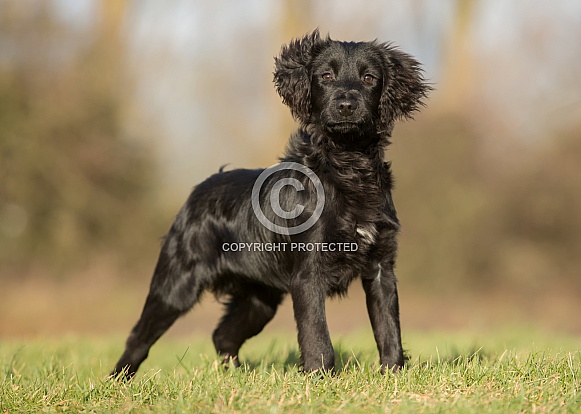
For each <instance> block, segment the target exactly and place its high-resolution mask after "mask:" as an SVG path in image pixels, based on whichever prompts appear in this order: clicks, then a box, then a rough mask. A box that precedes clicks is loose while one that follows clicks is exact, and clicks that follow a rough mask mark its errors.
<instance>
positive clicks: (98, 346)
mask: <svg viewBox="0 0 581 414" xmlns="http://www.w3.org/2000/svg"><path fill="white" fill-rule="evenodd" d="M404 340H405V342H406V345H407V347H408V348H409V349H410V353H411V356H412V357H411V359H410V361H409V364H408V366H407V367H406V368H404V369H403V370H402V371H401V372H399V373H397V374H395V375H394V374H390V375H386V376H381V375H380V374H379V372H378V371H379V367H378V364H377V362H376V359H377V351H376V350H375V346H374V343H373V339H372V336H371V334H370V333H369V332H365V333H361V334H358V335H350V336H347V337H344V338H342V339H341V340H335V347H336V350H337V362H338V363H337V365H338V373H337V374H336V375H333V376H330V375H326V376H306V375H303V374H301V373H299V371H298V367H297V364H298V352H297V346H296V343H295V340H294V338H293V337H292V336H289V335H281V336H273V335H272V334H270V335H263V336H259V337H258V338H255V339H253V340H251V341H250V342H249V343H248V344H247V346H246V347H245V348H243V351H244V352H243V353H242V354H241V357H242V359H243V360H244V361H245V363H244V365H243V366H242V368H241V369H238V370H233V369H231V370H224V369H223V368H221V367H220V366H219V364H218V363H217V362H216V359H215V355H214V352H213V349H212V347H211V342H210V339H209V338H193V339H187V340H186V339H173V338H163V339H162V340H161V341H160V342H159V343H158V344H157V345H156V346H155V347H154V348H153V349H152V352H151V354H150V357H149V359H148V360H147V361H146V363H145V364H144V365H143V366H142V369H141V370H140V372H139V373H138V375H137V377H136V378H135V380H134V381H132V382H130V383H118V382H114V381H108V380H107V379H106V377H107V374H108V372H109V370H110V369H111V367H112V365H113V364H114V362H115V360H116V358H117V357H118V356H119V354H120V352H121V347H122V342H123V339H122V338H121V337H118V338H113V337H108V338H99V339H90V338H72V337H71V338H61V339H53V340H47V339H38V340H32V341H3V342H0V370H1V371H0V378H1V388H0V413H13V412H29V413H37V412H115V413H118V412H121V413H122V412H139V413H142V412H152V413H154V412H159V413H180V412H201V413H204V412H220V413H221V412H226V413H237V412H240V413H249V412H252V413H261V412H265V413H278V412H306V413H308V412H314V413H327V412H354V413H358V412H361V413H383V412H395V413H400V412H411V413H423V412H425V413H434V412H459V413H463V412H477V413H486V412H495V413H513V412H514V413H521V412H540V413H544V412H547V413H548V412H551V413H552V412H567V413H576V412H581V389H580V378H581V355H580V352H579V344H580V343H581V341H579V338H575V337H568V336H555V335H542V334H539V333H530V332H527V331H525V330H519V329H517V330H514V329H513V330H507V331H502V332H496V333H492V334H487V335H484V334H482V333H478V334H471V333H408V334H407V335H406V336H405V337H404Z"/></svg>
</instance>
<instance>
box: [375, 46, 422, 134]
mask: <svg viewBox="0 0 581 414" xmlns="http://www.w3.org/2000/svg"><path fill="white" fill-rule="evenodd" d="M380 46H381V47H382V48H383V54H384V64H385V67H384V73H383V79H384V80H383V91H382V93H381V99H380V102H379V111H380V119H381V121H380V122H381V126H380V128H381V130H384V131H387V132H388V134H390V133H391V130H392V128H393V123H394V121H395V120H397V119H407V118H411V117H412V116H413V113H414V112H415V111H417V110H418V109H419V108H418V107H419V106H423V105H424V102H423V101H422V100H423V99H424V98H426V97H427V94H428V92H429V91H430V90H432V89H433V88H432V87H431V86H429V85H428V84H427V83H426V81H425V79H424V77H423V70H422V68H421V65H420V63H419V62H418V61H417V60H415V59H414V58H413V57H411V56H410V55H408V54H407V53H404V52H402V51H401V50H399V49H397V48H395V47H392V46H391V45H389V44H383V45H380Z"/></svg>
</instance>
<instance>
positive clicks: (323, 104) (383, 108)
mask: <svg viewBox="0 0 581 414" xmlns="http://www.w3.org/2000/svg"><path fill="white" fill-rule="evenodd" d="M274 82H275V85H276V88H277V91H278V93H279V94H280V96H281V97H282V100H283V102H284V103H285V104H286V105H288V106H289V107H290V109H291V112H292V114H293V116H294V117H295V118H296V119H297V120H298V121H300V122H301V124H303V125H309V124H316V125H319V126H321V127H322V128H323V129H324V130H325V131H326V132H327V133H331V134H350V135H352V134H355V133H368V132H370V131H376V132H377V133H379V134H380V135H386V136H390V135H391V130H392V129H393V123H394V121H395V120H397V119H402V118H409V117H411V116H412V114H413V112H414V111H416V110H417V109H418V106H419V105H422V99H423V98H425V97H426V94H427V92H428V91H429V90H430V89H431V88H430V87H429V86H428V85H427V84H426V82H425V81H424V78H423V76H422V70H421V68H420V64H419V63H418V62H417V61H416V60H415V59H414V58H412V57H411V56H410V55H408V54H406V53H404V52H401V51H400V50H398V49H397V48H395V47H392V46H391V45H389V44H385V43H377V42H338V41H335V40H331V39H330V38H329V37H327V38H325V39H322V38H321V37H320V36H319V31H318V30H315V31H314V32H313V33H311V34H308V35H306V36H304V37H303V38H301V39H296V40H293V41H291V42H290V43H289V44H288V45H285V46H283V47H282V50H281V52H280V56H279V57H277V58H275V72H274Z"/></svg>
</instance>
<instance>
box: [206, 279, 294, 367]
mask: <svg viewBox="0 0 581 414" xmlns="http://www.w3.org/2000/svg"><path fill="white" fill-rule="evenodd" d="M282 298H283V292H281V291H280V290H277V289H272V288H267V287H264V286H254V285H253V286H251V287H249V288H248V289H244V291H242V292H236V294H234V295H232V298H231V300H230V302H229V303H228V304H227V305H226V313H225V314H224V316H223V317H222V320H221V321H220V323H219V324H218V326H217V327H216V330H215V331H214V334H213V335H212V339H213V341H214V346H215V347H216V351H217V352H218V354H219V355H220V356H221V357H222V358H223V361H224V363H228V362H229V361H230V359H231V360H232V363H233V364H234V365H235V366H240V362H239V360H238V351H239V350H240V347H241V346H242V344H243V343H244V342H245V341H246V340H247V339H249V338H251V337H253V336H255V335H257V334H259V333H260V332H261V331H262V329H263V328H264V327H265V326H266V324H267V323H268V322H269V321H270V320H271V319H272V318H273V317H274V314H275V313H276V310H277V308H278V305H279V304H280V302H281V301H282Z"/></svg>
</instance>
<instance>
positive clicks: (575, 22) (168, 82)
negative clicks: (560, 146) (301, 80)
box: [0, 0, 581, 194]
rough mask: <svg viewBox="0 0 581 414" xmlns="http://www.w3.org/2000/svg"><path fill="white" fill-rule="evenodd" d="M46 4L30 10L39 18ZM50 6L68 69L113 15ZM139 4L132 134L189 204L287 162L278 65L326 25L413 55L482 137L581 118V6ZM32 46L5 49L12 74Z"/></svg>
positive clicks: (183, 0)
mask: <svg viewBox="0 0 581 414" xmlns="http://www.w3.org/2000/svg"><path fill="white" fill-rule="evenodd" d="M0 1H2V2H5V1H6V0H0ZM39 1H41V2H42V1H43V0H36V3H39ZM11 3H13V6H14V3H19V2H11ZM34 3H35V1H33V0H30V1H26V2H21V3H20V6H16V8H17V9H20V12H21V13H32V12H33V11H34V7H31V4H34ZM49 3H50V4H51V5H52V10H53V12H54V15H55V17H57V19H58V20H60V21H61V22H62V23H63V24H64V25H65V26H66V27H68V28H69V30H70V32H69V33H68V35H66V36H63V37H62V39H61V40H62V42H61V43H59V45H58V46H57V47H53V48H51V50H50V53H51V54H53V55H54V56H55V57H54V59H58V58H59V56H60V57H61V58H63V59H66V56H68V55H69V54H70V55H72V54H73V52H72V51H74V49H75V48H76V47H79V46H80V45H81V44H82V42H83V39H86V37H87V36H89V35H88V34H87V33H90V31H91V28H92V27H93V26H94V25H95V24H96V23H97V22H96V19H98V18H99V16H102V14H101V13H100V9H101V7H103V4H104V3H103V2H100V1H98V0H50V1H49ZM126 4H127V6H126V7H125V8H124V10H123V22H122V33H123V46H124V55H123V56H124V57H123V59H124V61H123V62H122V63H123V65H124V68H125V69H124V70H125V80H126V91H125V93H127V94H128V108H129V109H128V110H127V111H126V117H125V123H126V129H127V131H128V134H129V135H130V136H133V137H135V138H137V139H149V140H152V141H154V142H156V144H155V145H156V148H157V152H158V153H159V154H160V161H161V164H162V166H163V170H164V171H165V172H166V177H165V179H166V180H167V181H168V182H171V183H175V186H176V188H175V190H176V192H177V193H179V194H184V190H185V189H186V188H189V187H190V186H191V185H192V184H193V183H195V182H197V181H199V180H200V179H202V178H203V177H205V176H207V175H208V174H210V173H212V172H214V171H216V169H217V168H218V167H219V166H220V165H223V164H228V163H232V165H233V166H235V167H240V166H259V165H256V163H257V162H261V163H262V164H261V165H260V166H265V164H264V161H263V160H262V158H260V157H259V158H258V159H257V158H256V157H255V156H254V155H253V153H254V152H255V151H253V150H252V148H256V147H259V146H263V145H264V143H265V142H267V143H269V144H272V145H271V146H269V147H268V148H272V151H271V161H272V162H275V161H276V156H278V155H279V154H280V151H282V148H283V145H284V142H285V141H286V136H284V134H283V136H279V135H280V125H281V123H283V122H286V125H292V124H290V122H289V119H290V115H289V114H288V111H287V110H286V109H284V108H282V104H281V103H280V100H279V98H278V97H277V96H276V93H275V91H274V88H273V85H272V69H273V56H275V55H276V54H277V53H278V51H279V49H280V46H281V45H282V44H283V43H286V42H288V40H289V36H296V37H298V36H301V35H302V34H304V33H306V32H308V31H310V30H312V29H313V28H315V27H319V28H320V30H321V32H322V33H327V32H328V33H330V35H331V37H333V38H335V39H339V40H371V39H375V38H377V39H379V40H381V41H391V42H393V43H395V44H397V45H399V46H401V48H402V49H404V50H405V51H407V52H409V53H411V54H413V55H415V56H416V57H417V58H418V59H419V60H420V61H421V62H422V63H423V64H424V65H425V69H426V77H427V78H429V79H430V80H431V81H432V82H433V83H434V84H435V87H436V92H434V94H433V95H432V99H431V102H438V100H441V101H446V100H447V99H448V100H451V101H453V102H454V101H458V100H461V101H462V102H456V106H458V107H462V106H463V105H472V106H473V107H474V108H475V111H481V112H482V113H483V114H485V115H486V116H482V117H479V118H478V117H477V119H476V120H475V123H476V125H477V126H478V127H480V128H482V129H485V130H487V131H488V133H490V134H491V136H492V135H502V134H510V135H511V136H514V137H516V138H517V139H520V140H523V141H525V142H530V143H535V142H537V141H539V140H542V139H543V137H544V136H545V135H546V130H547V129H550V128H558V127H561V126H563V125H564V124H565V126H566V124H567V123H568V122H570V120H572V119H578V118H579V117H580V116H581V76H580V75H579V73H580V71H579V67H580V63H581V2H579V1H578V0H555V1H551V2H546V1H541V0H513V1H504V0H474V1H461V0H440V1H438V2H435V1H430V0H414V1H400V0H391V1H388V0H384V1H380V0H362V1H358V2H352V1H336V0H318V1H310V2H308V1H297V2H296V5H295V8H297V7H298V8H300V7H303V8H304V9H303V13H302V14H303V15H302V16H299V18H298V19H296V18H295V20H294V21H292V22H291V23H289V20H291V19H290V18H289V15H288V14H289V4H292V2H283V1H267V0H247V1H244V2H241V1H235V0H213V1H191V0H172V1H165V2H159V1H154V0H139V1H130V2H127V3H126ZM466 10H468V11H467V12H466ZM463 13H464V14H463ZM459 16H460V17H459ZM459 22H460V23H459ZM462 22H463V23H462ZM293 30H295V31H296V32H294V33H289V31H293ZM75 34H77V35H75ZM22 47H23V44H22V43H14V42H12V43H10V42H9V41H6V40H4V41H2V40H1V39H0V62H2V61H6V60H7V59H6V57H11V56H12V58H13V56H14V54H18V53H19V50H21V49H20V48H22ZM67 50H69V52H70V53H69V52H67ZM8 60H10V59H8ZM453 67H455V68H456V70H452V69H451V68H453ZM454 87H455V90H453V89H454ZM210 98H211V99H210ZM432 106H434V105H432V104H431V103H430V105H429V106H428V110H429V109H430V108H431V107H432ZM478 123H480V125H478ZM289 131H290V130H289ZM274 136H275V137H274ZM273 137H274V138H273ZM277 149H278V151H279V152H275V151H277ZM200 154H203V156H202V157H201V156H200ZM201 158H203V159H201ZM267 163H268V162H267Z"/></svg>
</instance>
